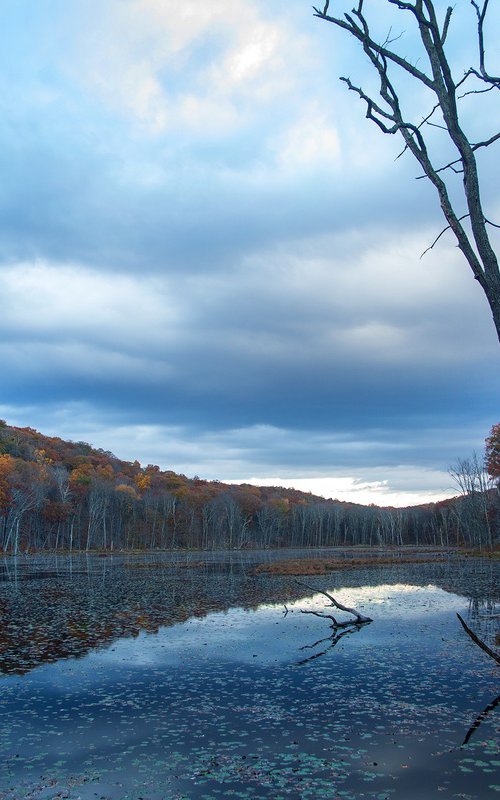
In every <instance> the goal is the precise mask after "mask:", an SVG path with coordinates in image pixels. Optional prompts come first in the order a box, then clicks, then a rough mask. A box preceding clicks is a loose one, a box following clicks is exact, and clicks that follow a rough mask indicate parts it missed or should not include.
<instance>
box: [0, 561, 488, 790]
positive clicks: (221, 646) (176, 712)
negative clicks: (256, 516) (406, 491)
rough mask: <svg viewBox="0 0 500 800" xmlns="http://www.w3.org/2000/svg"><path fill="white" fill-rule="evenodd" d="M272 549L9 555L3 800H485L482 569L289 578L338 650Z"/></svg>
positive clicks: (1, 600)
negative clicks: (265, 568)
mask: <svg viewBox="0 0 500 800" xmlns="http://www.w3.org/2000/svg"><path fill="white" fill-rule="evenodd" d="M285 555H286V554H284V553H277V554H272V553H271V554H269V553H266V554H265V555H264V554H209V555H205V554H204V555H197V556H189V557H188V556H184V555H181V554H179V555H178V556H176V557H175V559H174V558H173V557H172V556H168V555H164V556H163V557H161V558H160V557H159V558H156V559H155V558H144V557H142V558H139V557H137V558H113V559H109V558H105V559H99V558H97V557H94V558H90V559H84V558H74V559H72V560H71V561H70V560H69V559H61V558H59V559H55V558H44V559H39V560H36V559H29V560H28V559H26V560H19V561H18V562H17V564H16V563H15V562H14V561H13V560H12V559H10V560H7V561H6V562H5V563H4V565H3V571H2V572H0V578H1V580H0V617H1V633H0V669H1V677H0V683H1V705H0V710H1V728H0V730H1V734H0V798H1V800H7V798H8V800H21V798H31V800H41V799H42V798H44V799H46V800H48V799H49V798H51V799H52V798H68V800H69V799H71V800H77V798H80V799H81V800H95V798H102V799H103V800H104V799H105V800H122V798H127V799H128V798H130V799H132V798H135V799H136V800H139V798H142V800H174V799H180V798H200V800H201V799H202V798H203V799H208V798H214V799H215V798H229V797H232V798H268V797H269V798H271V797H272V798H274V800H280V798H296V799H297V800H298V798H304V799H305V800H315V799H316V798H328V799H329V800H335V799H336V798H344V799H348V798H370V800H371V799H372V798H373V800H375V798H376V799H377V800H394V799H395V798H402V800H403V799H404V800H413V798H415V800H416V799H417V798H418V800H422V798H446V797H448V798H475V799H476V800H477V799H479V798H481V800H484V799H486V798H490V797H491V798H494V797H499V798H500V774H499V766H500V752H499V751H500V748H499V736H498V733H499V727H500V714H499V712H500V706H496V707H494V706H495V702H494V701H495V699H496V698H497V696H498V694H499V685H498V684H499V680H498V678H499V674H500V669H499V668H498V667H497V666H496V664H495V662H494V661H493V660H492V659H490V658H488V657H487V656H486V655H485V654H484V653H483V652H482V651H481V650H480V649H479V648H477V647H476V646H475V645H474V644H473V643H472V642H471V641H470V639H469V638H468V637H467V636H466V634H465V633H464V631H463V630H462V628H461V626H460V625H459V623H458V620H457V618H456V612H459V613H460V614H461V615H462V616H464V617H465V619H466V620H468V622H469V624H470V625H471V627H473V628H474V630H476V632H477V633H478V634H479V635H480V636H481V637H482V638H484V639H486V640H487V641H488V642H489V643H490V644H491V645H493V644H494V638H495V631H496V629H498V622H499V619H498V618H496V617H495V614H497V613H498V611H499V608H498V605H496V603H498V600H499V596H498V585H499V584H498V567H496V566H495V565H494V564H490V563H486V562H479V561H467V562H461V561H457V560H451V561H447V562H446V563H433V564H410V565H401V566H395V567H382V566H380V567H370V568H366V569H363V570H360V571H346V572H340V573H338V574H337V575H335V576H330V577H322V578H319V577H318V578H309V579H304V580H306V582H307V583H310V584H311V586H314V587H317V588H323V589H327V590H331V591H332V592H333V593H334V594H335V597H336V598H337V599H338V600H340V601H341V602H343V603H345V604H347V605H354V606H356V607H357V608H358V609H359V610H360V611H362V612H363V613H364V614H366V615H368V616H370V617H372V618H373V620H374V621H373V622H372V623H371V624H368V625H364V626H362V627H359V628H356V627H353V628H352V629H348V630H347V631H346V632H345V635H343V636H342V637H341V638H338V639H336V638H334V637H332V631H331V629H330V628H329V621H328V620H326V619H321V618H319V617H316V616H313V615H309V614H302V613H301V609H305V610H318V611H323V610H324V609H325V602H326V599H325V598H324V597H323V596H322V595H321V594H317V593H315V592H314V591H312V590H309V589H307V588H305V587H303V586H299V585H298V584H297V583H296V582H294V581H293V579H291V578H279V577H270V576H262V575H259V576H254V575H253V574H252V567H253V564H254V563H259V562H260V561H262V560H264V558H265V559H273V558H283V557H284V556H285ZM285 603H286V608H287V609H288V613H285V606H284V604H285ZM338 616H339V617H341V618H342V619H346V615H343V614H342V613H340V612H339V614H338ZM465 740H467V741H466V743H465V744H464V741H465Z"/></svg>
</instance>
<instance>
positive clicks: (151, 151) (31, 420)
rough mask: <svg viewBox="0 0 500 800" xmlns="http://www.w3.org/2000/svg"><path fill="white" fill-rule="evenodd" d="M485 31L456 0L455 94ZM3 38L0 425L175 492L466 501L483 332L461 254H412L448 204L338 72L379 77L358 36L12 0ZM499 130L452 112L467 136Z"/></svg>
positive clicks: (235, 8)
mask: <svg viewBox="0 0 500 800" xmlns="http://www.w3.org/2000/svg"><path fill="white" fill-rule="evenodd" d="M373 5H374V6H375V7H376V9H375V10H376V13H377V26H378V29H379V30H380V36H381V37H382V38H385V36H386V35H387V32H388V31H389V29H390V26H391V24H393V25H394V26H395V27H393V28H392V30H393V32H394V33H395V34H396V33H397V35H398V36H400V38H399V39H398V41H397V44H396V46H398V47H400V48H401V52H402V53H404V54H405V55H406V54H410V56H409V57H411V58H412V59H415V61H416V63H423V62H422V61H419V60H418V59H419V58H421V56H420V55H419V53H418V52H417V51H416V50H415V49H412V48H413V45H412V37H411V24H410V22H409V21H408V18H407V16H402V14H403V15H404V12H398V11H397V10H395V9H394V7H392V8H391V9H390V10H391V11H392V12H394V13H395V14H396V17H395V20H394V21H393V22H392V23H391V20H390V19H389V16H387V13H386V12H387V9H386V7H385V6H387V4H383V3H382V0H374V3H373ZM437 6H438V8H439V10H440V12H441V11H443V9H444V8H445V4H442V3H441V2H440V0H438V2H437ZM494 12H495V13H496V14H497V18H496V20H495V23H498V21H499V20H498V9H494ZM443 13H444V12H443ZM492 20H493V17H492ZM492 24H493V23H492ZM474 26H475V21H474V17H473V16H472V8H471V6H470V4H469V3H467V2H465V0H459V2H458V3H457V4H456V11H455V15H454V19H453V24H452V27H451V29H450V33H449V37H448V39H449V47H450V55H451V58H452V61H453V64H454V66H456V68H457V70H458V75H459V76H460V75H461V74H462V72H463V64H465V66H469V64H470V61H471V59H472V58H473V51H471V43H473V37H472V35H471V32H473V31H474ZM497 29H498V27H497ZM0 38H1V40H2V41H1V47H0V84H1V85H0V106H1V115H0V119H1V122H0V208H1V213H0V376H1V377H0V416H2V417H3V418H5V419H6V420H7V422H8V423H9V424H12V425H20V426H25V425H27V426H31V427H34V428H37V429H38V430H41V431H42V432H43V433H46V434H49V435H54V436H61V437H63V438H67V439H72V440H74V441H80V440H83V441H86V442H90V443H91V444H93V445H94V446H95V447H101V448H103V449H105V450H111V451H113V452H114V453H115V454H116V455H117V456H118V457H119V458H123V459H126V460H134V459H136V458H137V459H138V460H139V461H141V463H143V464H144V465H146V464H149V463H154V464H159V465H160V466H161V467H162V468H164V469H173V470H175V471H177V472H182V473H184V474H186V475H188V476H193V475H198V476H200V477H202V478H207V479H219V480H222V481H234V482H254V483H261V484H266V485H270V484H271V485H283V486H285V485H286V486H292V485H293V486H296V487H298V488H301V489H305V490H306V491H312V492H314V493H318V494H321V495H324V496H330V497H338V498H339V499H343V500H354V501H356V502H362V503H371V502H373V503H377V504H379V505H406V504H410V503H418V502H426V501H428V500H436V499H439V498H441V497H445V496H450V495H453V494H456V493H457V488H456V487H455V486H454V485H453V482H452V480H451V478H450V476H449V474H448V468H449V466H450V465H452V464H454V463H455V462H456V460H457V458H461V457H467V456H469V455H471V453H472V452H473V451H474V450H475V451H477V452H479V453H481V452H482V449H483V444H484V438H485V436H486V435H487V434H488V432H489V430H490V428H491V426H492V425H493V424H494V423H496V422H498V421H499V413H498V411H499V410H498V396H499V390H500V373H499V357H500V352H499V349H498V341H497V340H496V335H495V331H494V328H493V323H492V321H491V315H490V312H489V309H488V306H487V304H486V300H485V299H484V297H483V296H482V293H481V290H480V287H479V286H478V285H477V282H475V281H474V280H473V278H472V275H471V274H470V271H469V268H468V267H467V265H466V264H465V262H464V261H463V259H462V257H461V255H460V253H459V252H458V251H457V248H456V247H455V245H454V243H453V240H452V238H451V236H450V235H449V234H448V235H446V234H445V235H444V236H442V237H441V239H440V241H439V243H438V244H437V245H436V246H435V247H434V248H433V249H432V250H430V252H428V253H427V254H426V255H425V256H424V257H421V255H422V253H423V251H424V250H425V249H426V248H427V247H428V246H429V245H430V244H431V243H432V241H433V240H434V239H435V237H436V236H437V235H438V233H439V232H440V231H441V230H442V228H443V227H444V225H443V222H442V220H441V217H440V211H439V207H438V204H437V201H436V198H435V197H434V195H433V193H432V189H431V187H430V186H429V185H428V184H427V183H426V182H425V181H423V180H416V178H417V176H418V175H419V169H418V165H417V164H416V163H413V162H412V161H411V157H410V156H409V155H408V154H406V155H404V156H403V157H401V158H399V159H398V158H397V156H398V154H399V153H400V152H401V144H400V142H399V141H398V140H397V139H396V137H392V136H384V135H383V134H381V133H380V132H379V131H378V129H377V128H376V127H375V126H374V125H373V124H372V123H370V122H369V121H368V120H366V119H365V109H364V107H363V104H362V103H361V101H360V100H359V99H358V98H357V97H356V96H355V95H354V93H352V92H349V91H348V90H347V88H346V86H345V84H343V83H342V82H340V81H339V80H338V77H339V76H340V75H348V76H350V77H351V78H352V79H353V81H354V82H359V83H360V84H362V85H363V87H365V88H367V89H369V88H370V87H371V86H372V84H371V82H370V81H371V76H370V73H369V71H368V70H367V68H366V65H365V63H364V61H363V57H362V54H359V53H358V51H357V49H356V46H355V45H354V43H353V42H351V41H349V40H348V38H346V37H345V35H343V34H342V33H341V32H340V31H338V30H337V29H335V28H334V27H333V26H332V25H328V24H327V23H325V22H324V21H321V20H319V19H317V18H315V17H314V16H313V13H312V10H311V7H310V4H309V3H308V2H306V0H287V1H286V2H285V0H273V2H269V0H266V2H264V1H262V2H261V1H260V0H211V2H210V3H207V2H205V3H202V2H200V0H198V2H195V1H194V0H183V2H182V3H181V2H177V0H106V2H105V3H102V2H97V0H72V1H71V3H68V2H67V0H37V2H36V3H34V2H33V0H4V1H3V2H2V4H1V6H0ZM487 47H488V38H487ZM492 51H493V48H491V52H492ZM487 52H488V56H489V55H490V51H489V50H488V51H487ZM494 66H497V65H494V64H492V69H491V71H494V69H493V67H494ZM460 70H462V71H460ZM497 74H498V73H497ZM402 88H403V91H404V98H405V100H406V105H407V107H408V109H411V111H412V113H414V114H415V116H416V119H417V120H418V121H420V119H422V117H423V116H424V114H425V111H426V109H428V108H429V98H428V97H426V96H425V95H424V94H423V93H422V92H421V91H420V90H419V89H418V88H415V87H411V86H407V85H406V84H403V86H402ZM483 104H484V105H483ZM495 115H496V117H498V114H497V111H495V109H494V105H493V103H492V101H491V99H490V97H489V96H487V97H484V98H483V97H479V96H468V97H467V98H465V100H464V125H465V127H466V130H467V132H468V133H469V135H470V136H471V138H472V139H473V140H474V139H475V138H476V137H477V138H487V137H488V136H490V135H491V134H492V133H494V132H495V131H496V129H497V128H496V127H495ZM428 132H429V135H430V136H431V139H432V147H433V152H434V153H435V154H436V157H437V159H438V160H439V159H440V158H445V157H446V154H447V150H446V147H445V139H444V137H443V135H442V133H441V132H440V130H439V129H438V128H435V129H429V131H428ZM479 155H480V159H481V160H480V168H481V179H482V189H483V199H484V202H485V207H486V210H487V214H488V216H489V218H490V219H496V220H500V197H499V190H498V187H499V186H500V180H499V178H500V174H499V173H500V167H499V163H500V160H499V159H498V149H497V150H496V152H494V148H490V149H488V151H482V152H480V153H479ZM441 163H445V162H441ZM452 192H455V189H452ZM459 209H461V206H459ZM493 237H495V233H494V232H493ZM496 242H497V243H498V236H497V238H496Z"/></svg>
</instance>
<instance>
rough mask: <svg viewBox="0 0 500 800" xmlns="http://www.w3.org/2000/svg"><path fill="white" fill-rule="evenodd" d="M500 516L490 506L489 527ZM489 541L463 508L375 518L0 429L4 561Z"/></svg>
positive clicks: (27, 431)
mask: <svg viewBox="0 0 500 800" xmlns="http://www.w3.org/2000/svg"><path fill="white" fill-rule="evenodd" d="M499 431H500V425H498V426H495V427H494V428H493V430H492V433H491V436H490V438H489V439H488V442H487V457H488V459H489V460H488V468H489V469H490V472H491V474H492V475H494V476H495V477H498V476H500V455H499V452H500V447H499V439H500V435H499ZM498 518H500V515H499V514H498V510H497V509H496V508H493V507H492V509H491V513H490V514H489V516H488V520H489V522H490V528H491V526H492V525H496V519H498ZM483 519H484V515H483V516H482V517H481V520H483ZM483 524H484V522H483V521H481V525H483ZM482 536H483V534H482V532H481V529H480V528H477V529H476V528H474V527H473V525H472V524H471V521H470V520H469V519H468V517H467V514H466V505H465V504H464V500H463V499H460V498H454V499H451V500H449V501H448V500H447V501H443V502H440V503H432V504H427V505H423V506H415V507H410V508H406V509H401V508H378V507H376V506H361V505H358V504H355V503H345V502H340V501H338V500H325V499H324V498H321V497H316V496H314V495H312V494H310V493H304V492H300V491H297V490H295V489H284V488H282V487H258V486H250V485H245V484H243V485H239V486H234V485H228V484H224V483H221V482H220V481H207V480H203V479H201V478H199V477H194V478H188V477H186V476H185V475H181V474H178V473H176V472H174V471H173V470H161V469H160V468H159V467H158V466H157V465H155V464H148V465H147V466H146V467H142V466H141V464H140V463H139V462H138V461H133V462H128V461H123V460H121V459H119V458H117V457H116V456H115V455H113V453H111V452H109V451H104V450H99V449H95V448H93V447H91V445H89V444H87V443H86V442H70V441H64V440H63V439H60V438H57V437H50V436H44V435H43V434H41V433H39V432H38V431H36V430H35V429H33V428H17V427H14V426H9V425H7V424H6V423H2V422H1V421H0V550H2V551H3V552H14V553H16V552H19V551H24V552H34V551H40V550H66V551H67V550H70V551H72V550H88V549H93V550H104V551H109V550H113V549H172V548H174V549H175V548H201V549H204V550H208V549H217V548H231V549H235V548H237V549H240V548H245V547H260V548H269V547H282V546H291V547H324V546H341V547H345V546H350V545H362V546H368V547H372V546H378V547H380V546H382V547H387V546H392V547H398V546H401V545H405V544H417V545H421V544H423V545H427V546H429V545H437V546H440V547H446V546H450V545H466V546H468V547H478V546H479V547H481V542H482ZM300 568H303V565H300Z"/></svg>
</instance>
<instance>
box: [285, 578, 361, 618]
mask: <svg viewBox="0 0 500 800" xmlns="http://www.w3.org/2000/svg"><path fill="white" fill-rule="evenodd" d="M295 583H298V584H299V586H305V587H306V589H309V591H311V592H315V593H317V592H319V594H324V595H325V597H327V598H328V599H329V600H330V606H327V608H328V607H331V608H338V609H339V610H340V611H346V612H347V613H348V614H352V615H353V616H354V617H355V618H356V623H354V622H353V621H352V620H349V621H347V622H338V621H337V620H336V619H335V617H334V616H332V615H331V614H324V613H323V612H321V611H310V610H307V609H304V610H302V613H303V614H314V615H315V616H316V617H325V618H326V619H331V620H332V623H333V625H332V627H336V628H346V627H348V626H349V625H355V624H360V625H364V624H365V623H367V622H373V620H372V619H371V617H365V616H364V615H363V614H360V613H359V611H356V609H355V608H348V606H344V605H342V603H339V602H338V600H335V598H334V597H333V596H332V595H331V594H329V593H328V592H325V591H324V590H323V589H315V588H314V587H313V586H309V585H308V584H307V583H303V582H302V581H295Z"/></svg>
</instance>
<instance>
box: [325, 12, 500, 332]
mask: <svg viewBox="0 0 500 800" xmlns="http://www.w3.org/2000/svg"><path fill="white" fill-rule="evenodd" d="M339 2H342V0H339ZM387 4H388V5H389V4H390V5H392V6H395V7H396V8H397V9H398V10H399V11H402V12H404V14H405V15H406V16H409V17H410V18H412V22H413V25H414V29H415V34H416V37H415V38H416V41H417V44H418V48H419V53H421V54H422V55H423V56H424V59H425V60H424V63H423V64H422V66H420V59H419V58H418V59H417V60H416V61H415V63H413V62H412V61H411V60H409V59H408V58H407V57H405V56H403V55H401V54H400V53H398V52H397V49H396V43H397V42H398V41H401V40H402V37H401V35H394V34H393V33H392V29H389V32H388V33H387V35H386V36H385V39H382V40H381V41H378V40H377V38H375V36H376V35H375V34H373V33H372V30H373V24H374V23H373V22H372V20H369V18H368V16H367V13H366V12H365V7H370V8H373V11H374V14H377V12H380V5H379V4H375V3H373V0H358V4H357V6H356V7H355V8H354V9H352V11H350V12H349V13H344V14H343V15H341V16H332V15H330V14H329V13H328V10H329V6H330V0H326V2H325V5H324V8H323V10H320V9H318V8H314V12H315V16H317V17H320V18H321V19H323V20H325V21H326V22H330V23H332V24H333V25H336V26H337V27H338V28H341V29H342V30H344V31H346V32H347V33H349V34H350V35H351V36H353V37H354V38H355V39H356V40H357V41H358V42H359V43H360V45H361V47H362V48H363V51H364V53H365V54H366V56H367V57H368V59H369V61H370V63H371V66H372V68H373V70H374V74H375V75H376V78H377V84H378V89H377V91H378V94H379V96H378V98H377V100H375V99H374V98H373V97H372V96H370V95H369V94H367V93H366V92H365V91H364V90H363V88H362V87H361V86H357V85H355V84H354V83H353V82H352V81H351V79H350V78H349V77H342V78H341V80H342V81H344V82H345V83H346V84H347V86H348V87H349V89H351V90H352V91H354V92H355V93H356V94H358V95H359V97H360V98H361V99H362V100H363V101H364V102H365V103H366V107H367V110H366V116H367V118H368V119H370V120H372V121H373V122H374V123H375V124H376V125H377V126H378V127H379V128H380V130H381V131H383V132H384V133H388V134H400V135H401V136H402V137H403V139H404V150H403V153H404V152H405V151H406V150H409V151H410V152H411V153H412V154H413V156H414V157H415V158H416V159H417V161H418V162H419V164H420V166H421V167H422V170H423V175H421V176H419V177H427V178H428V179H429V180H430V182H431V183H432V184H433V186H434V187H435V189H436V191H437V194H438V196H439V202H440V204H441V209H442V212H443V215H444V217H445V219H446V223H447V225H446V227H445V228H444V230H442V231H441V233H440V234H439V236H437V237H436V239H435V240H434V242H433V243H432V244H431V246H430V247H429V248H428V250H430V249H432V247H434V245H435V244H436V243H437V242H438V240H439V239H440V238H441V236H442V235H443V233H444V232H445V231H447V230H451V231H452V232H453V234H454V236H455V238H456V241H457V244H458V247H459V248H460V250H461V251H462V253H463V254H464V256H465V258H466V260H467V263H468V264H469V266H470V268H471V270H472V272H473V275H474V278H475V279H476V280H477V281H478V283H479V284H480V286H481V288H482V289H483V291H484V293H485V295H486V297H487V300H488V303H489V305H490V308H491V311H492V314H493V320H494V323H495V327H496V331H497V335H498V338H499V340H500V272H499V265H498V259H497V256H496V253H495V251H494V249H493V245H492V242H491V239H490V226H494V227H500V226H498V225H496V224H495V223H493V222H490V221H489V220H488V219H487V217H486V216H485V214H484V211H483V206H482V202H481V196H480V182H479V177H478V168H477V161H476V153H477V151H479V150H480V149H482V148H487V147H489V146H490V145H492V144H494V143H495V142H497V141H498V140H499V139H500V131H488V132H487V133H486V134H485V136H484V138H482V139H481V141H472V140H471V138H470V137H469V136H468V135H467V134H466V133H465V130H464V124H463V120H462V116H463V115H462V114H461V113H460V103H459V101H460V100H462V99H463V98H464V97H468V98H469V99H473V100H482V101H485V100H486V99H487V98H485V97H484V95H485V94H487V93H489V92H495V90H497V89H500V78H499V77H497V76H495V75H492V74H491V73H490V72H489V71H488V68H487V66H486V46H485V22H486V14H487V11H488V4H489V0H480V1H479V0H478V1H477V2H476V0H471V6H472V11H471V17H472V18H473V20H474V29H475V33H474V35H475V36H476V37H477V64H476V65H475V66H467V68H466V69H465V70H464V71H463V72H462V74H461V75H460V76H459V77H455V76H454V75H453V71H452V67H451V60H450V58H449V55H448V52H447V36H448V33H449V29H450V23H451V21H452V15H453V13H454V9H453V8H452V7H451V6H450V7H448V8H447V10H446V12H445V13H444V15H443V19H442V20H441V22H440V21H439V20H438V14H437V12H436V8H435V2H434V0H387ZM445 46H446V47H445ZM401 77H404V78H405V81H406V82H405V83H404V85H405V88H400V86H401V84H400V83H399V78H401ZM408 78H409V79H410V82H413V87H414V89H413V90H411V89H409V88H408V82H407V79H408ZM415 90H418V92H420V91H422V92H423V93H427V94H428V97H429V105H428V110H427V112H426V114H425V115H424V116H423V118H421V119H417V120H415V119H413V118H412V117H411V114H409V113H408V112H407V111H403V110H402V101H405V105H406V106H410V107H412V106H413V107H414V106H415V105H416V104H415V103H414V102H412V101H414V99H415V97H416V96H417V91H415ZM479 113H480V112H479ZM477 116H478V114H476V116H475V119H477ZM497 117H498V115H497ZM437 132H439V133H441V134H443V133H444V136H445V137H446V143H447V145H449V146H450V147H451V155H450V157H449V158H448V156H447V157H446V158H445V161H446V163H442V162H440V161H439V157H440V156H439V155H437V156H434V155H433V154H432V152H431V149H432V150H433V148H431V143H432V141H433V135H434V134H435V133H437ZM439 144H440V145H441V144H442V142H441V141H440V142H439ZM439 150H441V147H439V148H438V151H439ZM401 155H402V153H401ZM446 159H447V160H446ZM457 175H461V176H462V181H461V189H460V190H459V192H458V194H457V187H456V186H455V185H454V184H455V181H456V176H457ZM426 252H427V251H426Z"/></svg>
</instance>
